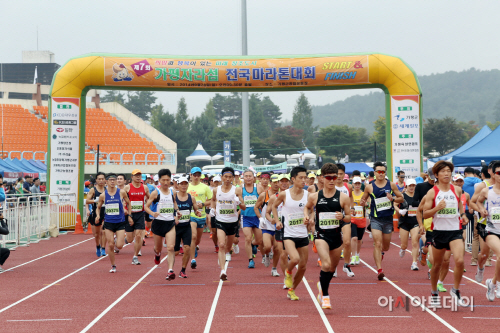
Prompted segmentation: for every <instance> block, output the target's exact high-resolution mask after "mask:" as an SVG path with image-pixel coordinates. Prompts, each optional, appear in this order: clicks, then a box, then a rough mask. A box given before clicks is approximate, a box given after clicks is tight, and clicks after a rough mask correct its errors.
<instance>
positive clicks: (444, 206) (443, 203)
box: [437, 199, 446, 210]
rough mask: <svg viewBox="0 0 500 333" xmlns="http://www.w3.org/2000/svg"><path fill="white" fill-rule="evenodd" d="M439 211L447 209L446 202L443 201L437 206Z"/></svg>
mask: <svg viewBox="0 0 500 333" xmlns="http://www.w3.org/2000/svg"><path fill="white" fill-rule="evenodd" d="M437 208H438V210H441V209H445V208H446V201H444V199H443V200H441V201H440V202H439V203H438V205H437Z"/></svg>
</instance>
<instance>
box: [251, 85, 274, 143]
mask: <svg viewBox="0 0 500 333" xmlns="http://www.w3.org/2000/svg"><path fill="white" fill-rule="evenodd" d="M260 103H261V100H260V99H259V95H258V94H251V95H250V98H249V101H248V108H249V110H248V115H249V118H250V131H253V132H254V136H257V138H260V139H265V138H268V137H270V136H271V130H270V129H269V126H268V124H267V122H266V121H265V119H264V115H263V114H262V110H261V108H260Z"/></svg>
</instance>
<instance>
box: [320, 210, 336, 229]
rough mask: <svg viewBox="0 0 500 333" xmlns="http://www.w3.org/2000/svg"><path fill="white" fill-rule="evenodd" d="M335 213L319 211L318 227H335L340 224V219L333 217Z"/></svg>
mask: <svg viewBox="0 0 500 333" xmlns="http://www.w3.org/2000/svg"><path fill="white" fill-rule="evenodd" d="M335 215H336V214H335V213H332V212H328V213H319V227H320V228H321V229H335V228H338V227H339V225H340V221H339V220H337V219H336V218H335Z"/></svg>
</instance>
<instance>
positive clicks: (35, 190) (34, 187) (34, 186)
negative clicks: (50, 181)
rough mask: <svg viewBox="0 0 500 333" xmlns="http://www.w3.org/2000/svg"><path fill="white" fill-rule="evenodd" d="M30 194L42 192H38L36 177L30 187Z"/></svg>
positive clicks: (38, 182)
mask: <svg viewBox="0 0 500 333" xmlns="http://www.w3.org/2000/svg"><path fill="white" fill-rule="evenodd" d="M30 192H31V193H32V194H41V193H42V191H41V190H40V178H38V177H36V178H35V179H33V183H32V186H31V187H30Z"/></svg>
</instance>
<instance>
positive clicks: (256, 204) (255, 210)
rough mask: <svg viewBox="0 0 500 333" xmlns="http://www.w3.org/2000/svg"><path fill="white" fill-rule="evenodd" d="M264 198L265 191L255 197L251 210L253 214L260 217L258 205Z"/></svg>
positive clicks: (260, 204) (259, 205)
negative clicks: (255, 200)
mask: <svg viewBox="0 0 500 333" xmlns="http://www.w3.org/2000/svg"><path fill="white" fill-rule="evenodd" d="M264 200H266V192H262V193H261V194H259V198H258V199H257V202H256V203H255V206H253V211H254V212H255V215H256V216H257V217H258V218H259V219H260V218H261V217H262V215H261V213H260V207H261V206H262V204H263V203H264Z"/></svg>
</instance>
